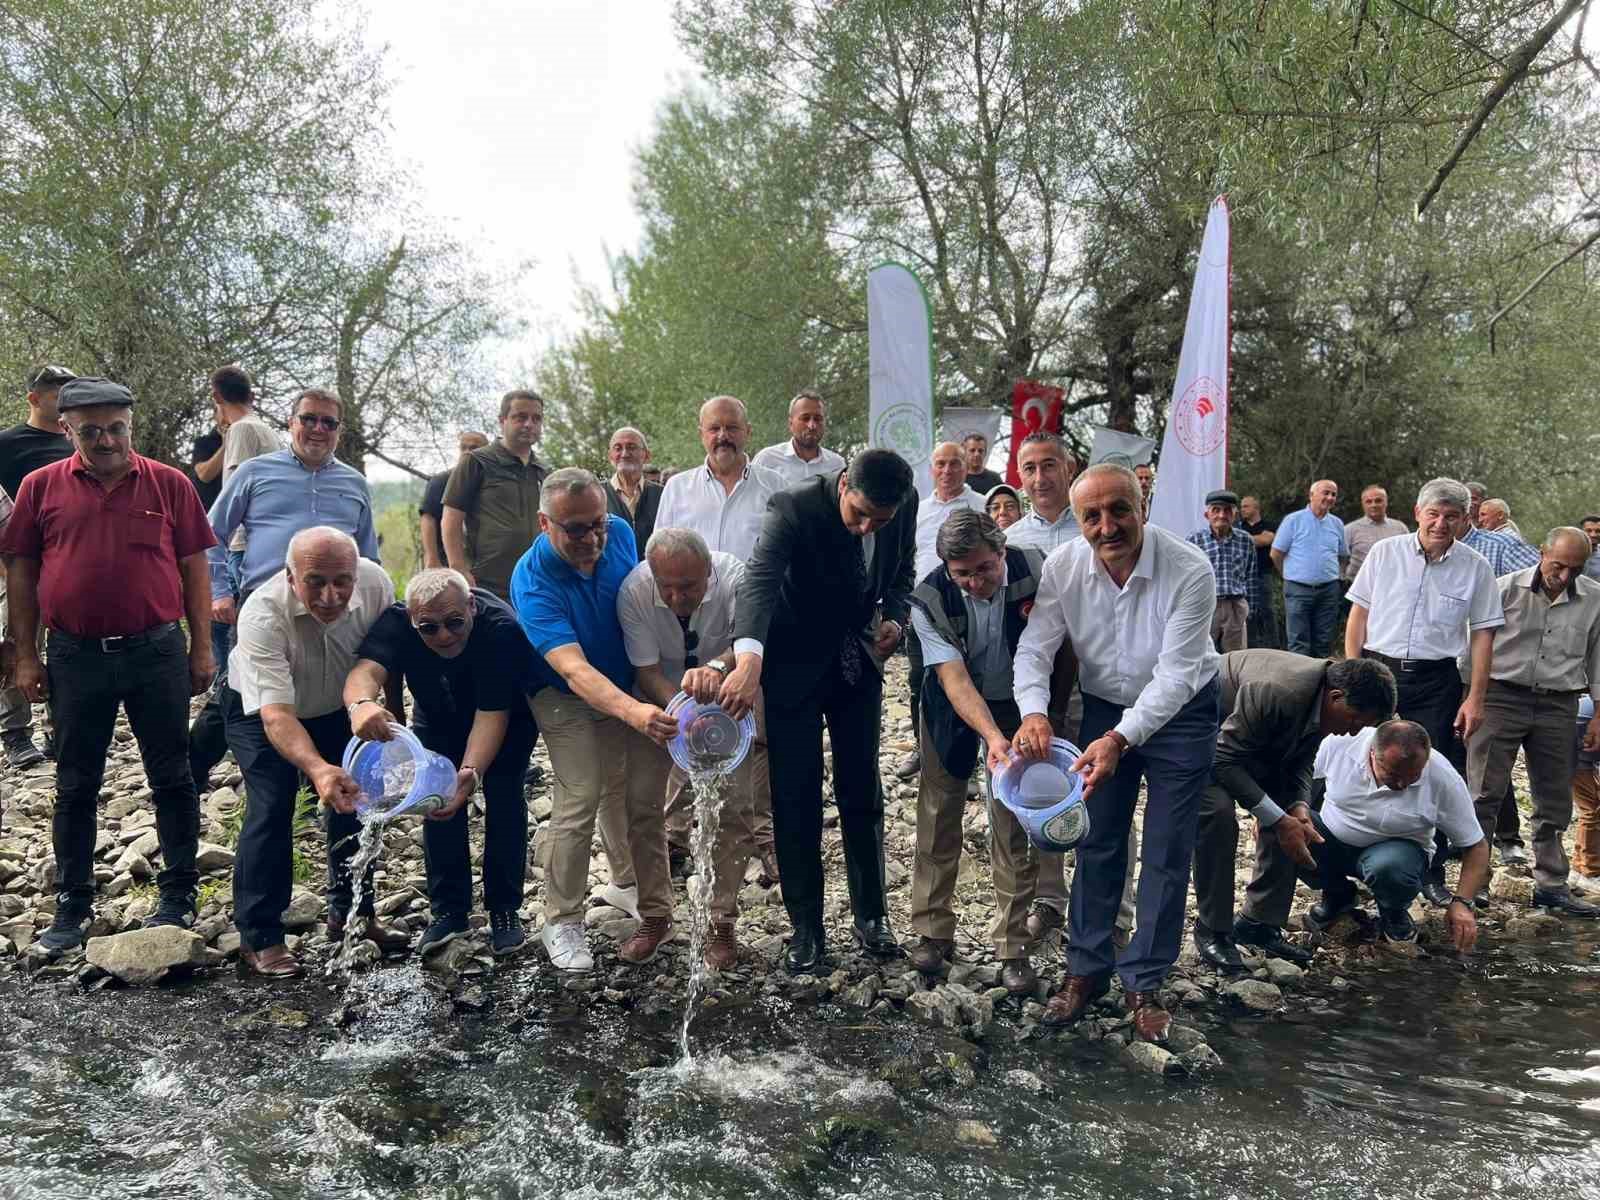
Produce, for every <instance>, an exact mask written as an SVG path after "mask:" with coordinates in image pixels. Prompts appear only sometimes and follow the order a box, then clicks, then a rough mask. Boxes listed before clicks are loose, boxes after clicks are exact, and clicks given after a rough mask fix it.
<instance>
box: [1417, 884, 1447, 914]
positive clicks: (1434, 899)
mask: <svg viewBox="0 0 1600 1200" xmlns="http://www.w3.org/2000/svg"><path fill="white" fill-rule="evenodd" d="M1422 898H1423V899H1424V900H1426V901H1427V902H1428V903H1429V904H1431V905H1433V906H1434V907H1435V908H1448V907H1449V906H1450V889H1449V888H1447V887H1445V885H1444V884H1443V882H1441V881H1440V880H1437V879H1429V880H1427V881H1425V882H1424V883H1423V885H1422Z"/></svg>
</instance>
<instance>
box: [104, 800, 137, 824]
mask: <svg viewBox="0 0 1600 1200" xmlns="http://www.w3.org/2000/svg"><path fill="white" fill-rule="evenodd" d="M138 810H139V802H138V801H137V800H135V799H134V798H133V797H131V796H113V797H112V798H111V799H110V800H108V801H106V820H108V821H120V820H122V818H123V817H126V816H129V815H131V814H132V813H135V812H137V811H138Z"/></svg>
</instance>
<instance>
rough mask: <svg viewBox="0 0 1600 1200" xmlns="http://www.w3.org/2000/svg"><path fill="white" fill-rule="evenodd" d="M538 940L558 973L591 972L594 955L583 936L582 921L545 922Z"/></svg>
mask: <svg viewBox="0 0 1600 1200" xmlns="http://www.w3.org/2000/svg"><path fill="white" fill-rule="evenodd" d="M539 940H540V941H541V942H543V943H544V948H545V949H546V950H547V951H549V952H550V962H551V964H552V965H554V967H555V968H556V970H558V971H592V970H594V955H592V954H590V953H589V942H588V939H586V938H585V937H584V936H583V922H582V921H546V922H545V923H544V928H543V929H541V930H540V931H539Z"/></svg>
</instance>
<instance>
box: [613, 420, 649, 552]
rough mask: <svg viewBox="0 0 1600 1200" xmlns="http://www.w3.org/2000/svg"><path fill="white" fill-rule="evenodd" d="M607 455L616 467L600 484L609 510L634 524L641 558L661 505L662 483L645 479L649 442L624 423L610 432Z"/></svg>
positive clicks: (634, 532) (634, 538)
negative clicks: (609, 445)
mask: <svg viewBox="0 0 1600 1200" xmlns="http://www.w3.org/2000/svg"><path fill="white" fill-rule="evenodd" d="M606 457H608V458H609V459H611V466H612V467H613V468H614V470H613V474H612V476H611V478H610V479H607V480H606V481H605V482H604V483H603V484H601V486H602V487H603V488H605V493H606V511H607V512H608V513H611V514H612V515H613V516H618V517H621V518H622V519H623V520H624V521H626V522H627V523H628V524H629V525H631V526H633V540H634V544H635V545H637V546H638V547H639V555H640V557H641V558H642V557H643V556H644V547H645V543H646V542H648V541H649V540H650V535H651V534H652V533H654V532H655V528H656V510H657V509H659V508H660V507H661V485H660V484H659V483H648V482H646V481H645V478H644V466H645V464H646V463H647V462H649V461H650V443H649V442H647V441H645V437H644V434H642V433H640V432H639V431H638V430H637V429H635V428H634V427H633V426H632V425H624V426H623V427H622V428H621V429H619V430H617V431H616V432H615V433H613V434H612V435H611V447H610V449H609V450H607V452H606Z"/></svg>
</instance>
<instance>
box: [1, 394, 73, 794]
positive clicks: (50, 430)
mask: <svg viewBox="0 0 1600 1200" xmlns="http://www.w3.org/2000/svg"><path fill="white" fill-rule="evenodd" d="M76 378H77V376H76V375H74V374H73V373H72V372H71V371H69V370H67V368H65V367H58V366H55V365H54V364H48V363H47V364H45V365H44V366H39V367H35V368H34V369H33V370H31V371H29V372H28V379H27V384H28V419H27V420H26V421H24V422H23V423H22V424H21V425H13V426H12V427H11V428H10V429H7V430H6V431H5V432H3V433H0V487H3V488H5V490H6V495H7V496H9V497H10V498H11V499H13V500H15V499H16V498H17V489H18V488H20V487H21V486H22V481H23V480H24V479H26V478H27V477H28V476H29V475H31V474H32V473H33V472H34V471H37V470H38V469H39V468H40V467H48V466H49V465H50V464H51V463H56V462H60V461H61V460H62V459H63V458H67V457H70V456H71V454H72V443H71V442H69V441H68V440H67V435H66V432H65V431H64V430H63V429H62V428H61V414H60V412H59V410H58V409H57V408H56V404H57V393H59V392H60V391H61V385H62V384H64V383H66V382H67V381H68V380H70V379H76ZM4 621H5V617H4V616H0V624H3V623H4ZM39 645H40V647H41V649H42V648H43V646H44V625H43V624H42V623H41V624H40V626H39ZM45 711H46V714H47V715H48V712H49V710H48V709H46V710H45ZM53 741H54V738H53V734H52V731H51V728H50V724H49V721H48V719H47V720H46V722H45V730H44V744H45V749H44V751H43V752H41V751H40V749H39V748H38V747H37V746H35V745H34V744H33V707H32V706H31V705H30V704H29V703H28V698H27V696H25V695H23V694H22V692H21V691H19V690H18V689H16V688H6V689H4V690H3V691H0V749H3V750H4V752H5V758H6V763H7V764H8V765H10V766H13V767H18V768H23V767H33V766H37V765H38V764H40V763H42V762H44V760H45V758H46V756H47V755H48V756H49V757H51V758H54V757H55V754H54V752H53V749H52V743H53Z"/></svg>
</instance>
